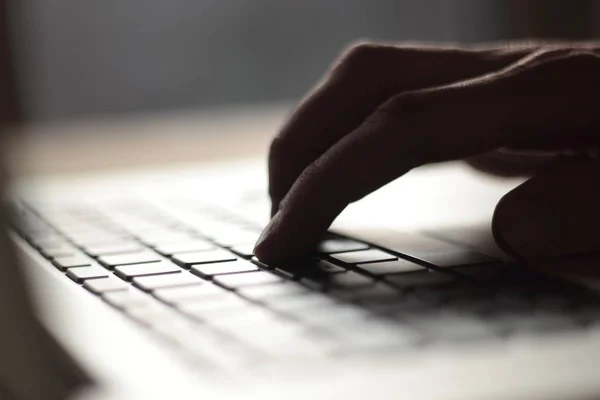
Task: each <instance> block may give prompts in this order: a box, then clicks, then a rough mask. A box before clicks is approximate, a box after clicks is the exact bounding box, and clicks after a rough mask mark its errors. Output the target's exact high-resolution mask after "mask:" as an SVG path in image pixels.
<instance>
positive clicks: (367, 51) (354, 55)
mask: <svg viewBox="0 0 600 400" xmlns="http://www.w3.org/2000/svg"><path fill="white" fill-rule="evenodd" d="M397 50H398V49H396V48H393V47H391V46H386V45H382V44H377V43H372V42H364V41H362V42H358V43H355V44H352V45H351V46H349V47H348V48H347V49H346V50H344V51H343V52H342V55H341V56H340V57H338V60H337V61H336V62H335V64H334V66H333V69H332V74H331V75H332V77H334V78H335V77H338V78H346V77H354V76H357V75H363V74H365V73H368V72H371V73H372V72H375V71H376V69H377V68H378V66H379V65H382V62H383V60H384V59H387V58H388V54H389V53H390V52H392V51H394V52H396V51H397ZM364 77H365V78H368V77H369V76H368V75H365V76H364Z"/></svg>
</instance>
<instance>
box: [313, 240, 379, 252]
mask: <svg viewBox="0 0 600 400" xmlns="http://www.w3.org/2000/svg"><path fill="white" fill-rule="evenodd" d="M368 248H369V245H367V244H366V243H361V242H357V241H356V240H352V239H345V238H334V239H326V240H323V241H322V242H321V243H319V245H318V246H317V250H318V251H319V252H321V253H325V254H333V253H344V252H347V251H357V250H366V249H368Z"/></svg>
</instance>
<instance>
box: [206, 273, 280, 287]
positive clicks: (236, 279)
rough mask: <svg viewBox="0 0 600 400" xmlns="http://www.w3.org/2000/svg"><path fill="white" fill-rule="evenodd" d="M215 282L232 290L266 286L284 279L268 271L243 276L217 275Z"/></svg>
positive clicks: (243, 274) (242, 274)
mask: <svg viewBox="0 0 600 400" xmlns="http://www.w3.org/2000/svg"><path fill="white" fill-rule="evenodd" d="M214 280H215V282H217V283H219V284H221V285H223V286H225V287H228V288H231V289H235V288H239V287H242V286H251V285H264V284H267V283H278V282H279V283H280V282H284V280H283V279H281V278H280V277H278V276H277V275H274V274H272V273H270V272H266V271H256V272H244V273H241V274H230V275H217V276H216V277H215V278H214Z"/></svg>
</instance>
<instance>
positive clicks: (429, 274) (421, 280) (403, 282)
mask: <svg viewBox="0 0 600 400" xmlns="http://www.w3.org/2000/svg"><path fill="white" fill-rule="evenodd" d="M383 279H384V280H385V281H386V282H389V283H391V284H392V285H394V286H398V287H400V288H405V287H406V288H408V287H414V286H443V285H448V284H452V283H455V282H457V279H456V278H455V277H454V276H452V275H449V274H442V273H440V272H433V271H429V270H425V271H415V272H406V273H403V274H392V275H385V276H384V278H383Z"/></svg>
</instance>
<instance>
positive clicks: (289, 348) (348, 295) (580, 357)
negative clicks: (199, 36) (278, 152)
mask: <svg viewBox="0 0 600 400" xmlns="http://www.w3.org/2000/svg"><path fill="white" fill-rule="evenodd" d="M517 183H518V180H504V181H503V180H497V179H492V178H489V177H484V176H483V175H481V174H479V173H476V172H474V171H472V170H470V169H468V168H467V167H466V166H465V165H463V164H460V163H446V164H441V165H436V166H429V167H423V168H420V169H417V170H415V171H413V172H411V173H410V174H408V175H407V176H406V177H404V178H402V179H401V180H399V181H397V182H394V183H392V184H391V185H388V186H386V187H385V188H383V189H381V190H380V191H378V192H377V193H375V194H373V195H371V196H368V197H367V198H365V199H364V200H362V201H361V202H358V203H356V204H354V205H352V206H350V207H349V208H348V209H347V210H346V211H345V212H344V213H343V214H342V215H341V216H340V218H338V220H336V222H335V223H334V225H333V227H332V229H331V231H330V233H329V234H328V235H327V236H326V237H324V238H323V241H322V242H321V243H320V245H319V246H318V248H317V249H315V251H314V253H311V254H308V255H306V256H305V257H302V258H299V259H296V260H290V261H287V262H282V263H276V264H264V263H262V262H260V261H259V260H257V259H256V258H255V257H254V256H253V254H252V248H253V245H254V242H255V241H256V239H257V237H258V235H259V234H260V231H261V228H262V227H263V226H264V225H265V224H266V222H268V210H269V203H268V198H267V195H266V193H267V192H266V173H265V161H264V158H262V157H252V156H250V157H248V158H247V159H239V160H236V161H227V162H214V163H205V164H197V165H188V166H177V167H168V168H167V167H164V168H157V169H148V170H137V171H130V172H118V173H117V172H114V173H110V172H107V173H94V174H92V173H90V174H79V175H77V176H73V175H70V176H69V175H64V176H61V175H57V176H50V177H42V178H29V179H23V180H18V181H14V182H12V183H11V185H10V188H9V189H7V191H8V194H7V196H6V197H8V199H9V207H7V208H5V209H3V210H2V213H3V214H5V215H3V216H2V217H3V218H2V221H1V223H2V225H3V227H2V228H3V229H2V240H0V242H1V243H0V245H1V247H0V250H1V251H0V253H1V256H2V263H3V268H1V269H0V288H1V290H0V299H1V300H2V301H1V302H0V319H1V320H2V325H1V326H2V329H0V333H1V336H0V339H1V340H0V350H1V351H0V354H2V357H0V372H1V374H0V377H1V380H0V397H1V398H3V399H5V398H6V399H19V400H20V399H59V398H72V399H77V400H83V399H88V400H89V399H103V400H107V399H138V398H139V399H188V398H189V399H198V398H209V399H229V398H232V399H237V398H261V399H280V398H287V399H290V398H292V399H293V398H299V399H300V398H302V399H305V398H307V397H309V398H327V399H338V398H339V399H368V398H374V397H376V398H379V399H387V398H394V399H396V398H409V399H413V400H414V399H461V400H464V399H478V400H481V399H591V398H600V380H599V379H597V378H598V370H597V368H598V363H599V361H598V360H600V323H599V322H600V295H599V294H598V293H597V290H596V289H595V288H597V287H598V281H597V280H594V279H593V277H589V276H585V275H584V274H583V273H581V274H580V273H575V272H577V271H586V269H585V267H586V266H590V265H593V264H594V263H595V262H597V261H596V260H595V259H591V258H586V257H574V258H569V259H553V260H548V261H547V262H544V263H542V264H541V265H540V264H536V265H525V264H523V263H518V262H516V261H514V260H512V259H511V258H510V257H508V256H506V255H505V254H503V253H502V252H501V251H500V250H499V249H498V248H497V247H496V246H495V245H494V243H493V240H491V237H490V234H489V229H488V225H489V221H490V218H491V213H492V210H493V206H494V204H495V202H497V200H498V199H499V198H500V197H501V196H502V195H503V194H504V193H505V192H506V191H508V190H509V189H510V188H511V187H514V186H515V185H516V184H517ZM457 187H460V188H461V190H460V191H459V192H457V190H456V188H457ZM565 265H568V266H569V268H564V266H565ZM578 266H582V268H578ZM556 271H562V272H561V274H558V273H556ZM564 271H571V272H573V273H572V274H571V275H565V274H564Z"/></svg>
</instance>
